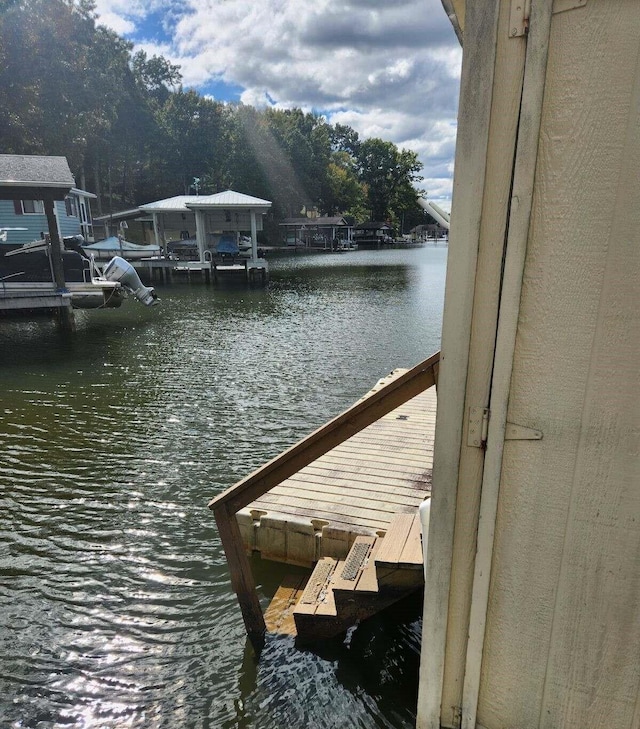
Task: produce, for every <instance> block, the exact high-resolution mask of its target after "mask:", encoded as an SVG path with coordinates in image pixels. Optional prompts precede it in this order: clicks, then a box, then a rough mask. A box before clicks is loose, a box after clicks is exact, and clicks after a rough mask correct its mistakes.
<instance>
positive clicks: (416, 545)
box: [375, 511, 423, 570]
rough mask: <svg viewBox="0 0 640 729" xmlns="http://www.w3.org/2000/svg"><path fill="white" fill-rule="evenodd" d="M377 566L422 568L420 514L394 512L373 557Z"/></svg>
mask: <svg viewBox="0 0 640 729" xmlns="http://www.w3.org/2000/svg"><path fill="white" fill-rule="evenodd" d="M375 562H376V565H377V566H378V567H386V568H391V569H408V570H422V568H423V567H422V536H421V531H420V515H419V513H418V512H417V511H416V512H415V513H413V514H396V515H395V516H394V517H393V519H392V520H391V524H390V525H389V529H388V531H387V533H386V534H385V536H384V538H383V540H382V545H381V546H380V548H379V549H378V552H377V554H376V557H375Z"/></svg>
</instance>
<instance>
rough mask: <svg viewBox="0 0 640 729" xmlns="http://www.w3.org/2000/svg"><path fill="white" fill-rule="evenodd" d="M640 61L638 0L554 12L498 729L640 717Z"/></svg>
mask: <svg viewBox="0 0 640 729" xmlns="http://www.w3.org/2000/svg"><path fill="white" fill-rule="evenodd" d="M639 64H640V4H638V2H637V0H618V1H616V2H612V1H611V0H587V4H586V6H585V7H583V8H579V9H576V10H571V11H568V12H563V13H558V14H556V15H554V16H553V21H552V26H551V39H550V50H549V62H548V68H547V80H546V85H545V101H544V106H543V119H542V129H541V134H540V146H539V154H538V166H537V173H536V187H535V195H534V206H533V212H532V218H531V228H530V233H529V242H528V249H527V259H526V265H525V271H524V279H523V292H522V299H521V305H520V315H519V323H518V334H517V341H516V351H515V357H514V364H513V375H512V382H511V391H510V398H509V414H508V419H509V421H511V422H515V423H518V424H520V425H525V426H529V427H532V428H538V429H540V430H542V431H543V433H544V438H543V440H542V441H507V442H506V443H505V449H504V460H503V468H502V476H501V483H500V498H499V503H498V516H497V522H496V536H495V544H494V555H493V564H492V582H491V589H490V596H489V606H488V615H487V628H486V634H485V644H484V654H483V663H482V674H481V684H480V698H479V704H478V716H477V719H478V723H479V724H480V725H481V726H484V727H488V728H490V729H507V728H508V727H518V728H519V729H520V728H522V729H524V727H544V728H545V729H560V728H561V727H562V728H565V727H567V728H574V727H575V728H576V729H578V728H580V729H589V728H591V727H593V729H595V728H596V727H597V728H602V729H604V728H605V727H606V728H612V727H615V728H616V729H626V728H627V727H635V728H636V729H637V728H638V727H640V708H639V699H638V696H639V695H640V693H639V689H640V469H639V465H638V464H639V462H640V458H639V456H640V418H639V414H640V397H639V392H640V378H639V376H638V373H639V372H640V346H639V341H640V336H639V334H640V332H639V324H638V322H639V316H638V312H639V309H640V288H639V282H640V65H639ZM488 182H490V181H488ZM471 366H473V363H471ZM456 539H457V538H456ZM445 688H446V687H445ZM449 688H450V689H451V687H449Z"/></svg>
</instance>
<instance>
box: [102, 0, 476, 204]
mask: <svg viewBox="0 0 640 729" xmlns="http://www.w3.org/2000/svg"><path fill="white" fill-rule="evenodd" d="M96 12H97V16H98V23H100V24H102V25H105V26H107V27H109V28H112V29H113V30H115V31H116V32H117V33H118V34H120V35H122V36H124V37H126V38H128V39H129V40H131V41H132V42H133V43H134V44H135V50H144V51H145V52H146V53H147V54H148V55H149V56H153V55H162V56H164V57H165V58H167V59H169V60H170V61H171V62H172V63H175V64H178V65H179V66H180V72H181V74H182V77H183V85H184V87H185V88H194V89H196V90H197V91H198V92H200V93H201V94H205V95H208V96H211V97H212V98H214V99H216V100H218V101H241V102H243V103H245V104H250V105H252V106H256V107H265V106H273V107H275V108H279V109H288V108H293V107H299V108H301V109H304V110H305V111H308V112H315V113H318V114H322V115H324V116H325V117H326V119H327V121H328V122H329V123H330V124H336V123H339V124H347V125H348V126H350V127H352V128H353V129H355V130H356V131H357V132H358V133H359V135H360V137H361V138H362V139H367V138H369V137H380V138H382V139H385V140H387V141H390V142H393V143H394V144H396V145H397V146H398V147H399V148H401V149H410V150H413V151H415V152H416V153H417V154H418V157H419V159H420V161H421V162H422V163H423V164H424V169H423V171H422V175H423V176H424V179H423V181H422V182H420V183H419V186H420V188H421V189H422V190H424V191H425V192H426V193H427V196H428V198H429V199H430V200H433V201H434V202H437V203H438V204H442V205H443V207H446V208H447V209H450V198H451V188H452V177H453V157H454V151H455V136H456V113H457V105H458V93H459V82H460V65H461V60H462V51H461V48H460V45H459V43H458V40H457V39H456V36H455V34H454V32H453V29H452V28H451V25H450V23H449V20H448V18H447V16H446V14H445V12H444V10H443V8H442V4H441V1H440V0H252V1H250V0H97V1H96Z"/></svg>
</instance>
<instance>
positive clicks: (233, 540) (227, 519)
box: [214, 504, 267, 642]
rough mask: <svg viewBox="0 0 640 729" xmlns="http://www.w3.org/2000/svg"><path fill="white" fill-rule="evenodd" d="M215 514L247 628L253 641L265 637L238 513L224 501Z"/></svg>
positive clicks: (260, 609)
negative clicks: (237, 516) (237, 517)
mask: <svg viewBox="0 0 640 729" xmlns="http://www.w3.org/2000/svg"><path fill="white" fill-rule="evenodd" d="M214 516H215V518H216V524H217V526H218V533H219V534H220V540H221V541H222V546H223V548H224V553H225V555H226V557H227V562H228V564H229V572H230V574H231V586H232V587H233V591H234V592H235V593H236V595H237V597H238V602H239V603H240V610H241V611H242V619H243V620H244V625H245V628H246V629H247V633H248V635H249V638H250V639H251V640H252V642H253V641H256V640H258V641H259V640H260V639H262V637H263V636H264V633H265V631H266V629H267V627H266V625H265V622H264V616H263V615H262V608H261V607H260V602H259V600H258V593H257V592H256V584H255V581H254V579H253V575H252V573H251V565H250V564H249V560H248V558H247V555H246V552H245V550H244V546H243V543H242V535H241V534H240V527H239V526H238V521H237V519H236V515H235V513H234V512H233V511H232V510H231V508H230V507H229V505H228V504H222V505H221V506H219V507H218V508H216V509H215V510H214Z"/></svg>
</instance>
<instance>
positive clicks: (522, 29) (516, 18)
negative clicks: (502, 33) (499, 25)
mask: <svg viewBox="0 0 640 729" xmlns="http://www.w3.org/2000/svg"><path fill="white" fill-rule="evenodd" d="M530 12H531V0H511V9H510V12H509V37H510V38H517V37H518V36H521V35H526V34H527V33H528V31H529V15H530Z"/></svg>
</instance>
